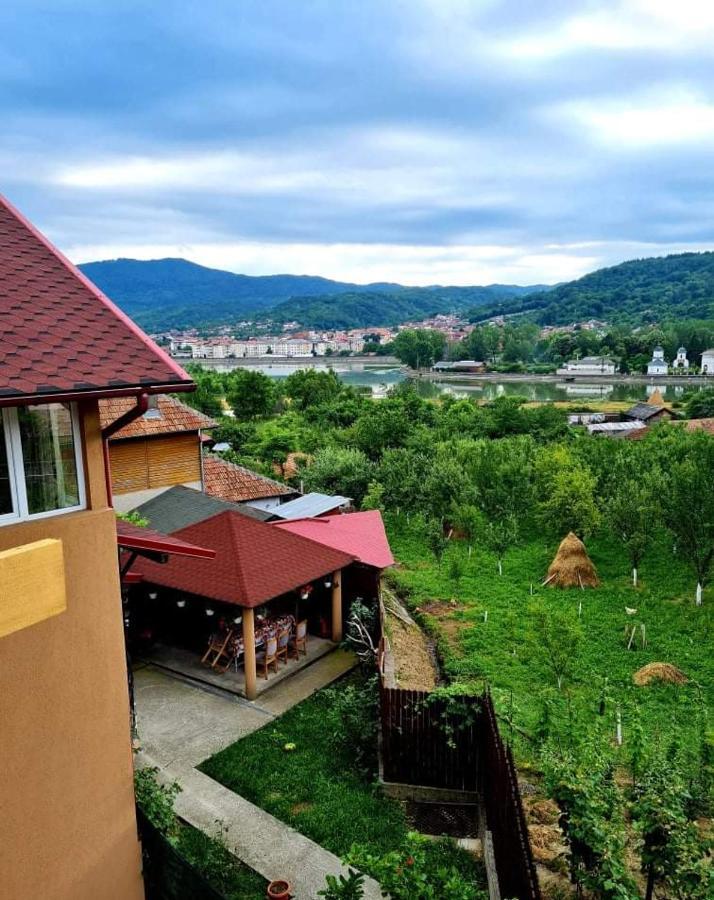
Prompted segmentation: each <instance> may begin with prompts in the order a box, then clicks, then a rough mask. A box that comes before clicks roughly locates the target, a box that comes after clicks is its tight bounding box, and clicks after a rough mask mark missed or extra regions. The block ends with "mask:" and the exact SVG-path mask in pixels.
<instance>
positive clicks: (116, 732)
mask: <svg viewBox="0 0 714 900" xmlns="http://www.w3.org/2000/svg"><path fill="white" fill-rule="evenodd" d="M0 302H1V303H2V316H0V600H1V602H0V670H1V672H2V694H1V696H0V722H2V726H1V727H0V758H1V759H2V769H3V787H2V816H0V844H1V845H2V848H3V852H2V857H1V859H2V862H0V885H1V886H2V887H1V888H0V893H1V894H2V896H3V897H7V898H12V900H34V898H37V897H47V898H50V897H51V898H53V900H99V898H114V897H116V898H121V900H143V897H144V886H143V882H142V863H141V852H140V847H139V841H138V838H137V826H136V814H135V804H134V790H133V772H132V755H131V743H130V712H129V710H130V707H129V692H128V685H127V668H126V659H125V645H124V631H123V618H122V603H121V595H120V587H119V569H118V565H117V553H118V538H117V526H116V516H115V513H114V510H113V509H112V508H111V502H112V497H111V485H110V481H109V473H108V469H107V467H106V465H105V449H106V441H107V440H108V439H109V438H110V437H111V435H112V434H113V433H114V432H115V431H116V430H118V429H119V428H121V427H123V426H127V425H128V424H129V422H130V421H131V420H132V419H133V418H135V417H136V416H140V415H141V414H142V413H143V412H144V411H145V410H146V408H147V406H148V400H149V397H150V396H151V395H153V394H156V393H166V392H172V393H173V392H177V391H186V390H192V389H193V387H194V386H193V384H192V382H191V380H190V378H189V377H188V375H187V374H186V373H185V372H184V371H183V370H182V369H181V368H180V367H179V366H178V365H177V364H176V363H175V362H173V360H171V359H170V357H169V356H168V355H167V354H166V353H164V352H163V351H162V350H161V349H160V348H159V347H157V346H156V345H155V344H154V343H153V342H152V341H150V340H149V339H148V338H147V337H146V335H144V334H143V332H141V330H140V329H139V328H138V327H137V326H135V325H134V324H133V323H132V322H131V321H130V320H129V319H128V318H127V317H126V316H125V315H124V314H123V313H122V312H121V311H120V310H119V309H118V308H117V307H116V306H114V304H113V303H111V301H109V300H108V299H107V298H106V297H105V296H104V295H103V294H102V293H101V292H100V291H98V290H97V289H96V288H95V287H94V286H93V285H92V284H91V282H90V281H89V280H88V279H87V278H86V277H85V276H84V275H82V274H81V273H80V272H79V271H78V270H77V269H76V268H75V267H74V266H73V265H72V264H71V263H70V262H69V261H68V260H67V259H65V258H64V257H63V256H62V255H61V254H60V253H59V252H58V251H57V250H56V249H55V248H54V247H53V246H52V245H51V244H50V243H49V242H48V241H47V240H46V238H44V237H43V236H42V235H41V234H40V233H39V232H38V231H37V230H36V229H35V228H34V227H33V226H32V225H31V224H30V223H29V222H28V221H27V220H26V219H25V218H24V217H23V216H22V215H21V214H20V213H19V212H17V210H15V209H14V208H13V207H12V206H11V205H10V204H9V203H8V202H7V201H6V200H5V199H3V198H0ZM116 397H122V398H127V399H126V400H125V403H126V404H127V409H126V411H125V412H124V414H123V415H121V416H120V417H119V420H118V421H114V422H109V421H107V422H106V424H105V425H104V427H102V424H101V420H100V414H99V401H100V400H101V399H103V398H116ZM125 539H126V540H129V538H125Z"/></svg>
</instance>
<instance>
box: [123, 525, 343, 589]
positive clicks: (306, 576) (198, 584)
mask: <svg viewBox="0 0 714 900" xmlns="http://www.w3.org/2000/svg"><path fill="white" fill-rule="evenodd" d="M173 536H174V537H178V538H180V539H181V540H182V541H188V542H190V543H192V544H197V545H198V546H200V547H210V548H211V549H212V550H215V551H216V558H215V560H204V559H182V558H180V557H172V558H171V559H170V560H169V561H168V562H167V563H165V564H164V565H161V564H159V563H153V562H149V561H148V560H138V561H137V562H136V564H135V566H134V569H135V570H136V571H138V572H141V573H142V575H143V576H144V580H145V581H148V582H151V583H152V584H158V585H163V586H164V587H170V588H175V589H176V590H180V591H186V592H187V593H190V594H197V595H198V596H200V597H209V598H210V599H212V600H222V601H224V602H227V603H235V604H237V605H238V606H245V607H255V606H260V605H261V604H262V603H265V602H266V601H267V600H271V599H273V598H274V597H279V596H280V595H281V594H286V593H288V592H289V591H292V590H297V588H299V587H301V586H302V585H303V584H308V583H309V582H311V581H314V580H315V579H317V578H322V577H324V576H325V575H327V574H328V573H330V572H335V571H337V569H341V568H343V566H347V565H349V564H350V563H351V562H354V557H353V556H352V555H350V554H347V553H343V552H341V551H339V550H333V549H331V548H329V547H325V546H323V545H321V544H318V543H316V542H315V541H311V540H308V539H307V538H304V537H301V536H299V535H295V534H290V533H289V532H286V531H283V530H282V529H280V528H274V527H273V526H272V525H269V524H267V523H266V522H258V521H256V520H255V519H249V518H248V517H247V516H244V515H241V513H237V512H232V511H228V512H223V513H219V514H218V515H217V516H212V517H211V518H210V519H204V521H203V522H197V523H196V524H195V525H189V526H187V527H186V528H181V529H179V530H178V531H175V532H174V533H173Z"/></svg>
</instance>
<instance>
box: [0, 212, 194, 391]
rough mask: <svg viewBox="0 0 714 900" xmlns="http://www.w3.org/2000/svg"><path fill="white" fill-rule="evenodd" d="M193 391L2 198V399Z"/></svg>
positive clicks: (173, 365) (163, 356)
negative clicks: (98, 393)
mask: <svg viewBox="0 0 714 900" xmlns="http://www.w3.org/2000/svg"><path fill="white" fill-rule="evenodd" d="M157 389H163V390H164V391H166V390H167V389H170V390H186V389H189V390H190V389H191V379H190V378H189V376H188V375H187V374H186V373H185V372H184V371H183V369H181V368H180V366H178V365H177V364H176V363H175V362H174V361H173V360H172V359H171V358H170V357H169V356H168V355H167V354H166V353H164V351H163V350H161V349H160V348H159V347H157V346H156V344H154V342H153V341H151V340H150V339H149V338H148V337H147V336H146V335H145V334H144V333H143V332H142V331H141V329H140V328H138V327H137V326H136V325H135V324H134V323H133V322H132V321H131V320H130V319H129V318H128V317H127V316H125V315H124V313H123V312H121V310H119V309H118V307H116V306H115V305H114V304H113V303H112V302H111V300H109V299H108V298H107V297H105V296H104V294H102V293H101V292H100V291H99V290H98V289H97V288H96V287H95V286H94V285H93V284H92V283H91V282H90V281H89V279H88V278H86V277H85V276H84V275H83V274H82V273H81V272H80V271H79V270H78V269H77V268H75V267H74V266H73V265H72V264H71V263H70V262H69V261H68V260H67V259H65V257H64V256H62V254H61V253H60V252H59V251H58V250H57V249H56V248H55V247H53V246H52V244H50V242H49V241H48V240H47V239H46V238H45V237H43V236H42V235H41V234H40V233H39V231H37V230H36V229H35V228H34V227H33V226H32V225H31V224H30V223H29V222H28V221H27V220H26V219H25V218H24V217H23V216H22V215H21V214H20V213H19V212H18V211H17V210H15V209H14V208H13V207H12V206H11V205H10V203H8V201H7V200H6V199H5V198H4V197H2V196H1V195H0V400H5V401H7V400H12V401H18V402H19V401H22V400H27V399H39V398H48V399H50V398H52V397H53V396H77V395H81V394H91V393H92V392H97V391H99V392H102V393H106V394H110V395H128V394H131V393H133V394H136V393H137V391H138V390H144V391H148V392H149V393H157V392H158V390H157Z"/></svg>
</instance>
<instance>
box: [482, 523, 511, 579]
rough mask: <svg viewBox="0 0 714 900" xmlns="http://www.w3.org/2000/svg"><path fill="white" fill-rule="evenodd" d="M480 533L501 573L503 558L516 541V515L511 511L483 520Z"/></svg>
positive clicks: (500, 573) (501, 573)
mask: <svg viewBox="0 0 714 900" xmlns="http://www.w3.org/2000/svg"><path fill="white" fill-rule="evenodd" d="M481 535H482V538H483V542H484V544H485V545H486V547H487V548H488V549H489V550H490V551H491V552H492V553H494V554H495V556H496V560H497V561H498V574H499V575H503V560H504V558H505V556H506V553H507V552H508V551H509V550H510V549H511V547H512V546H513V545H514V544H515V543H517V541H518V536H519V528H518V519H517V517H516V516H515V515H513V514H512V513H506V514H504V515H502V516H501V517H500V518H498V519H494V520H484V523H483V528H482V531H481Z"/></svg>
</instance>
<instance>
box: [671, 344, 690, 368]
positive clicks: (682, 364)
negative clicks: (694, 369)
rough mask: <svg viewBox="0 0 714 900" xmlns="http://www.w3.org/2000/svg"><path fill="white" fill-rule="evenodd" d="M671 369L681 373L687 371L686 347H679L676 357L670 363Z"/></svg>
mask: <svg viewBox="0 0 714 900" xmlns="http://www.w3.org/2000/svg"><path fill="white" fill-rule="evenodd" d="M672 368H673V369H680V370H681V371H683V372H688V371H689V360H688V359H687V348H686V347H680V348H679V350H677V355H676V356H675V358H674V360H673V362H672Z"/></svg>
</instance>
